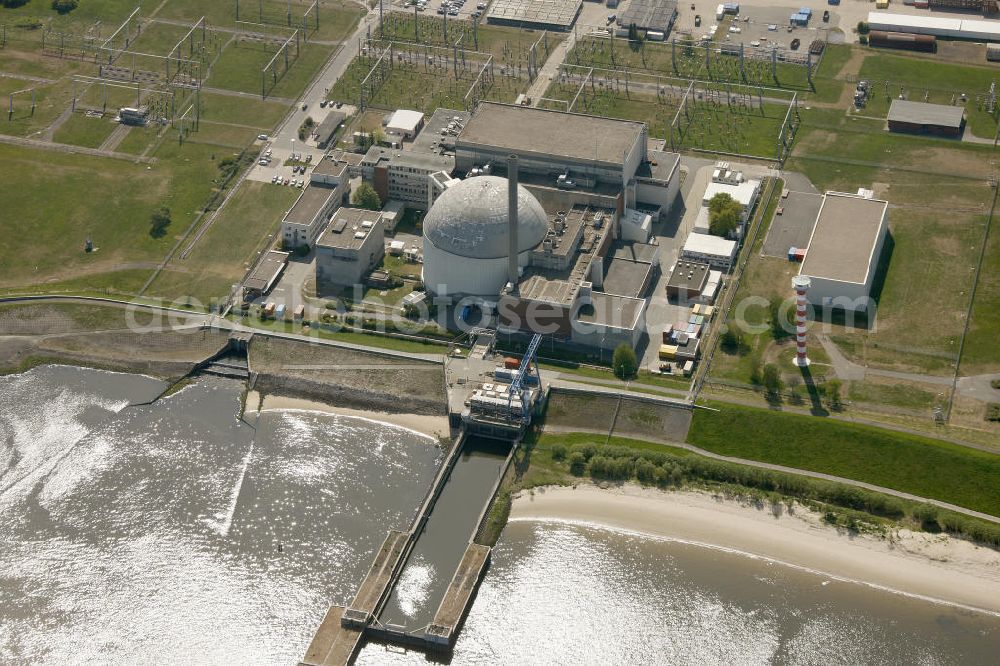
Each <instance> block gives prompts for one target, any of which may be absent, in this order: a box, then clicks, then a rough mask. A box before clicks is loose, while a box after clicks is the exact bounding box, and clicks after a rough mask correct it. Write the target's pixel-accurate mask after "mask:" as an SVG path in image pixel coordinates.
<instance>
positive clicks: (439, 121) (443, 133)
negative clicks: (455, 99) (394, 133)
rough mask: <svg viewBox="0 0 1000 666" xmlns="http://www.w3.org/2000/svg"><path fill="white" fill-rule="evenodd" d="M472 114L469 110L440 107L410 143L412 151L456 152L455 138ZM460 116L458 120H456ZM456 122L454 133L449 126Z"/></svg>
mask: <svg viewBox="0 0 1000 666" xmlns="http://www.w3.org/2000/svg"><path fill="white" fill-rule="evenodd" d="M471 116H472V114H471V113H469V112H468V111H459V110H458V109H438V110H436V111H435V112H434V114H433V115H432V116H431V117H430V118H429V119H428V120H427V122H426V123H425V124H424V128H423V129H422V130H420V133H419V134H417V138H415V139H414V140H413V143H412V144H410V150H411V151H412V152H421V153H438V154H442V151H444V152H445V153H454V152H455V139H456V137H457V135H458V133H459V132H460V131H461V128H463V127H465V123H467V122H468V121H469V118H470V117H471ZM456 118H458V120H455V119H456ZM453 123H454V129H455V130H456V131H454V134H453V133H452V130H451V129H449V126H450V125H452V124H453Z"/></svg>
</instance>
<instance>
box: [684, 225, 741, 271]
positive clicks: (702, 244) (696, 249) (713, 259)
mask: <svg viewBox="0 0 1000 666" xmlns="http://www.w3.org/2000/svg"><path fill="white" fill-rule="evenodd" d="M736 249H737V245H736V241H731V240H726V239H725V238H719V237H718V236H712V235H709V234H691V235H690V236H688V237H687V240H686V241H684V247H683V249H682V250H681V258H682V259H687V260H689V261H703V262H706V263H707V264H709V265H710V266H712V267H713V268H717V269H720V270H728V269H729V268H730V267H731V266H732V265H733V261H735V260H736Z"/></svg>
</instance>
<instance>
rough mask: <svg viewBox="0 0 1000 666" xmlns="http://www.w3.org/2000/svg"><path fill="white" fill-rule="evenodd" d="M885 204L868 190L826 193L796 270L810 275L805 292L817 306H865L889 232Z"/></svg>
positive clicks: (853, 308) (887, 205)
mask: <svg viewBox="0 0 1000 666" xmlns="http://www.w3.org/2000/svg"><path fill="white" fill-rule="evenodd" d="M888 209H889V204H888V202H886V201H882V200H879V199H874V198H872V197H871V196H870V191H864V190H862V191H860V192H859V193H858V194H845V193H843V192H827V193H826V194H825V195H824V196H823V203H822V205H821V206H820V209H819V214H818V215H817V217H816V226H815V227H813V232H812V236H811V237H810V239H809V249H808V250H807V251H806V258H805V261H803V262H802V268H801V269H800V270H799V274H800V275H807V276H809V277H810V278H811V281H812V286H811V287H810V288H809V291H808V292H807V294H806V297H807V298H808V300H809V302H810V303H811V304H812V305H814V306H817V307H822V308H836V309H841V310H851V311H865V310H867V309H868V305H869V304H870V297H871V293H872V287H873V285H874V282H875V275H876V274H877V272H878V261H879V257H880V256H881V254H882V247H883V246H884V245H885V237H886V234H887V231H888V226H889V223H888V215H887V211H888Z"/></svg>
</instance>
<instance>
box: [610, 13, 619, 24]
mask: <svg viewBox="0 0 1000 666" xmlns="http://www.w3.org/2000/svg"><path fill="white" fill-rule="evenodd" d="M616 18H618V17H617V16H616V15H614V14H608V23H614V22H615V19H616Z"/></svg>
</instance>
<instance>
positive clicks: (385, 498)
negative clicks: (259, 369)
mask: <svg viewBox="0 0 1000 666" xmlns="http://www.w3.org/2000/svg"><path fill="white" fill-rule="evenodd" d="M241 389H242V385H241V384H240V383H238V382H235V381H231V380H223V379H215V378H203V379H199V380H198V381H197V382H196V383H194V384H193V385H191V386H188V387H187V388H185V389H183V390H182V391H180V392H179V393H177V394H174V395H173V396H170V397H168V398H166V399H164V400H161V401H159V402H157V403H155V404H153V405H150V406H139V407H127V405H128V404H129V403H130V402H131V403H136V402H140V401H143V400H145V401H148V400H149V399H151V398H152V397H154V396H155V395H157V394H158V393H159V392H160V391H161V390H162V384H161V383H160V382H156V381H154V380H149V379H146V378H141V377H130V376H125V375H115V374H111V373H103V372H98V371H92V370H83V369H75V368H55V367H44V368H38V369H36V370H33V371H31V372H28V373H25V374H23V375H17V376H11V377H4V378H0V663H3V664H10V663H38V662H41V661H46V662H47V663H53V664H67V663H160V664H166V663H199V664H208V663H220V664H221V663H227V664H291V663H295V662H296V661H297V660H298V659H299V658H300V657H301V656H302V654H304V652H305V648H306V646H307V645H308V643H309V640H310V638H311V637H312V632H313V631H314V630H315V628H316V626H317V625H318V623H319V621H320V620H321V619H322V617H323V615H324V613H325V612H326V610H327V607H328V606H329V605H330V603H331V602H339V603H343V601H344V600H346V599H347V598H349V597H350V596H352V595H353V593H354V591H355V589H356V587H357V585H358V583H359V582H360V581H361V579H362V578H363V576H364V574H365V572H366V571H367V568H368V566H369V564H370V560H371V557H372V555H373V553H374V552H375V550H377V548H378V546H379V545H380V544H381V542H382V539H384V538H385V534H386V531H387V530H389V529H392V528H400V527H406V526H407V525H408V524H409V521H410V520H411V518H412V515H413V513H414V511H415V508H416V506H417V505H418V503H419V502H420V500H421V498H422V497H423V495H424V493H425V491H426V489H427V486H428V485H429V483H430V481H431V479H432V477H433V474H434V472H435V470H436V463H437V462H438V459H439V457H440V450H439V449H438V447H437V446H436V445H435V443H434V442H432V441H431V440H430V439H428V438H425V437H422V436H420V435H417V434H415V433H412V432H410V431H408V430H404V429H400V428H394V427H389V426H383V425H380V424H375V423H371V422H368V421H364V420H358V419H348V418H342V417H337V416H330V415H323V414H316V413H312V412H294V411H292V412H265V413H264V414H263V415H262V417H261V419H260V422H259V423H258V426H257V431H256V432H255V431H254V429H253V428H252V427H251V426H249V425H247V424H245V423H242V422H240V421H238V420H237V414H238V409H239V397H240V391H241Z"/></svg>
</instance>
